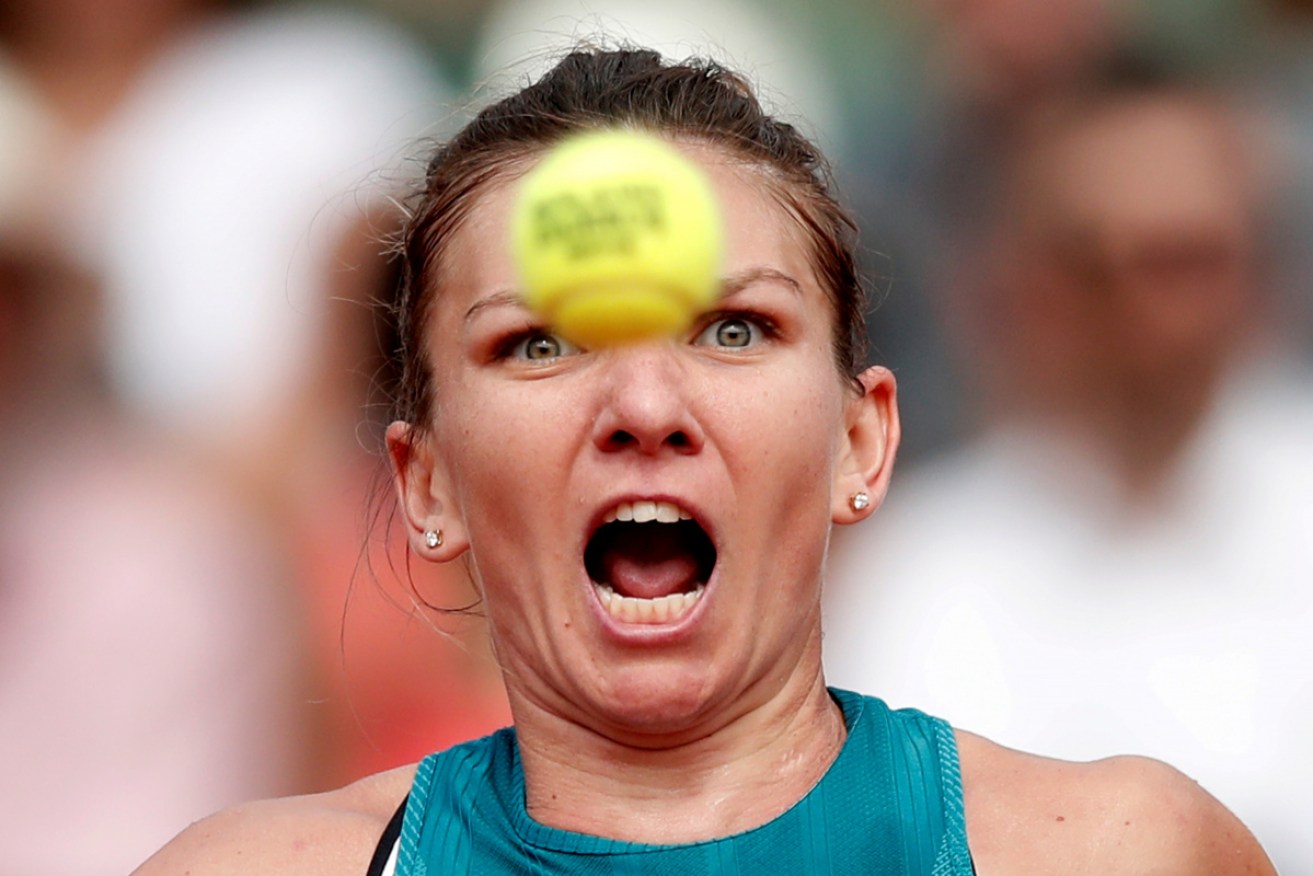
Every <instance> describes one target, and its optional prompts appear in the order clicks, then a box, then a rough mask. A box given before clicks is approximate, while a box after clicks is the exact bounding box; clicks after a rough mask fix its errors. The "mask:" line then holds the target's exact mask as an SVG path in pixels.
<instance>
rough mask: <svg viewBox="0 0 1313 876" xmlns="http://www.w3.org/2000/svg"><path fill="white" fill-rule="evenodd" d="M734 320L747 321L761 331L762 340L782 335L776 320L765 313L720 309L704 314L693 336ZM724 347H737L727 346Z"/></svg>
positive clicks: (769, 339) (698, 335)
mask: <svg viewBox="0 0 1313 876" xmlns="http://www.w3.org/2000/svg"><path fill="white" fill-rule="evenodd" d="M733 320H738V321H740V322H744V323H747V324H748V325H750V326H752V327H753V328H755V329H757V330H758V331H759V332H761V338H760V341H772V340H775V339H776V338H778V337H779V336H780V329H779V326H778V325H777V324H776V322H775V320H773V319H771V318H770V317H769V316H767V315H766V314H764V313H759V312H757V311H747V310H719V311H713V312H711V313H707V314H703V316H702V319H701V320H699V322H698V323H697V326H696V329H695V330H694V331H693V334H692V337H693V338H694V339H696V338H700V337H702V335H704V334H706V333H707V331H708V330H710V329H711V328H712V327H714V326H715V325H716V324H717V323H722V322H730V321H733ZM724 349H735V348H733V347H725V348H724Z"/></svg>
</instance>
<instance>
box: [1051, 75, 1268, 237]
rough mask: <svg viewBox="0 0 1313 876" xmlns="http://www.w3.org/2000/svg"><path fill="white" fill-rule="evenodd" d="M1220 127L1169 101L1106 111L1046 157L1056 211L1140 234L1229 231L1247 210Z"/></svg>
mask: <svg viewBox="0 0 1313 876" xmlns="http://www.w3.org/2000/svg"><path fill="white" fill-rule="evenodd" d="M1230 145H1231V144H1230V143H1229V141H1228V138H1227V131H1226V129H1225V127H1224V125H1223V123H1222V121H1221V120H1220V119H1218V118H1216V117H1214V116H1213V115H1212V114H1210V113H1208V112H1207V111H1205V110H1204V109H1202V108H1198V107H1194V106H1191V105H1189V104H1187V103H1184V102H1177V101H1169V100H1166V99H1156V100H1146V101H1144V102H1142V103H1139V104H1133V105H1128V106H1125V107H1120V108H1116V109H1113V110H1109V111H1105V112H1104V113H1102V114H1100V115H1098V116H1096V117H1094V118H1092V119H1088V120H1086V121H1085V122H1084V123H1082V124H1078V125H1077V126H1076V127H1075V128H1074V130H1072V131H1071V132H1070V133H1069V134H1068V136H1066V137H1065V138H1061V139H1059V140H1058V141H1057V142H1055V143H1054V144H1053V145H1052V147H1051V148H1050V150H1049V154H1048V156H1047V157H1048V161H1047V166H1046V167H1045V171H1046V173H1045V180H1046V182H1047V188H1048V190H1049V191H1050V192H1051V196H1052V197H1053V199H1054V201H1055V206H1056V207H1058V208H1059V209H1061V210H1062V211H1063V212H1064V213H1065V214H1067V215H1068V216H1071V217H1073V218H1078V219H1083V220H1085V221H1086V222H1087V223H1089V224H1091V225H1098V226H1112V227H1116V228H1120V229H1122V230H1124V231H1127V232H1129V233H1134V232H1137V231H1144V232H1151V231H1154V230H1163V229H1173V228H1188V227H1195V226H1208V227H1217V228H1229V227H1231V226H1232V225H1234V224H1236V223H1238V222H1239V221H1241V217H1242V216H1243V215H1244V213H1245V208H1246V206H1247V200H1248V198H1247V192H1246V191H1245V188H1244V182H1243V178H1244V174H1243V173H1242V172H1241V168H1240V167H1238V166H1236V158H1237V153H1236V152H1235V151H1233V150H1231V149H1230V148H1228V147H1229V146H1230Z"/></svg>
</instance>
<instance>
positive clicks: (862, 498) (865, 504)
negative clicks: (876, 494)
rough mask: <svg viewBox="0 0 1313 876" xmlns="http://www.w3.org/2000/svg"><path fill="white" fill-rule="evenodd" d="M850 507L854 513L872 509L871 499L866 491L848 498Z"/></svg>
mask: <svg viewBox="0 0 1313 876" xmlns="http://www.w3.org/2000/svg"><path fill="white" fill-rule="evenodd" d="M848 507H850V508H852V509H853V510H854V511H865V510H866V509H867V508H869V507H871V497H870V496H868V495H867V494H866V491H865V490H863V491H862V492H860V493H853V494H852V495H851V496H849V497H848Z"/></svg>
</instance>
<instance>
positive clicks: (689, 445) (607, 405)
mask: <svg viewBox="0 0 1313 876" xmlns="http://www.w3.org/2000/svg"><path fill="white" fill-rule="evenodd" d="M607 355H608V356H609V357H610V361H608V362H607V363H606V364H605V366H604V369H605V373H604V377H603V380H604V382H605V386H604V389H603V392H604V396H603V404H602V409H601V411H600V412H599V415H598V417H597V420H596V423H595V425H594V430H593V443H594V444H595V445H596V446H597V447H598V449H600V450H602V451H605V452H608V453H615V452H619V451H625V450H633V451H636V452H638V453H641V454H643V455H647V456H658V455H661V454H663V453H674V454H693V453H697V452H698V451H700V450H701V449H702V445H703V443H704V440H705V435H704V433H703V430H702V427H701V425H700V424H699V422H698V419H697V417H696V415H695V413H694V411H693V409H692V408H691V407H690V401H691V400H692V399H691V396H690V393H691V392H692V391H694V390H695V389H696V387H695V386H693V383H692V378H693V375H692V374H690V372H689V370H688V368H687V365H686V363H683V362H681V361H680V360H679V354H678V351H677V350H675V349H674V348H673V347H672V345H671V344H669V343H668V342H652V343H646V344H639V345H636V346H631V347H625V348H617V349H615V350H612V351H610V352H609V353H608V354H607Z"/></svg>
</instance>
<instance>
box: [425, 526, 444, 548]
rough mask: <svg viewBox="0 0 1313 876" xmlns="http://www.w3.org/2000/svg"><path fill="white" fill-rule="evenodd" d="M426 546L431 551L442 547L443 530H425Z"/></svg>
mask: <svg viewBox="0 0 1313 876" xmlns="http://www.w3.org/2000/svg"><path fill="white" fill-rule="evenodd" d="M424 544H425V545H426V546H427V547H428V549H429V550H433V549H434V548H436V547H441V546H442V530H441V529H426V530H424Z"/></svg>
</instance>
